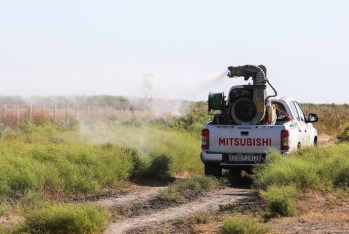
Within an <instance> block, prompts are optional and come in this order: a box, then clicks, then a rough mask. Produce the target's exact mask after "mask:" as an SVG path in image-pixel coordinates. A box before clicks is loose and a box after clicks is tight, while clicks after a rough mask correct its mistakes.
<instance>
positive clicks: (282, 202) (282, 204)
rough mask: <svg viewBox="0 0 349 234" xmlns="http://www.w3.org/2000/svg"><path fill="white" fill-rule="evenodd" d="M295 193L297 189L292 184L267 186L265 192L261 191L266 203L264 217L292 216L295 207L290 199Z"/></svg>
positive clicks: (294, 212)
mask: <svg viewBox="0 0 349 234" xmlns="http://www.w3.org/2000/svg"><path fill="white" fill-rule="evenodd" d="M297 193H298V191H297V189H296V188H294V187H292V186H283V187H275V186H270V187H268V189H267V191H266V192H262V198H263V199H264V200H265V201H266V204H267V212H266V215H265V217H266V218H271V217H276V216H287V217H289V216H294V215H295V214H296V208H295V207H294V205H293V204H292V201H293V199H294V198H295V197H296V196H297Z"/></svg>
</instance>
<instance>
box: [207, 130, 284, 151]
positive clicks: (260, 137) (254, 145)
mask: <svg viewBox="0 0 349 234" xmlns="http://www.w3.org/2000/svg"><path fill="white" fill-rule="evenodd" d="M206 129H208V130H209V149H208V150H207V152H210V153H263V152H266V151H267V150H268V149H270V148H276V149H280V142H281V130H283V129H285V128H284V126H282V125H213V124H212V125H211V124H208V125H206Z"/></svg>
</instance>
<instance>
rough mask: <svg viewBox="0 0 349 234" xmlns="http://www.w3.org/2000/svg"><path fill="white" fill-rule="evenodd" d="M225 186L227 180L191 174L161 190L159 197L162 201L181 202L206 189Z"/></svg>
mask: <svg viewBox="0 0 349 234" xmlns="http://www.w3.org/2000/svg"><path fill="white" fill-rule="evenodd" d="M224 186H226V181H225V180H218V179H217V178H215V177H211V176H208V177H203V176H191V177H189V178H186V179H177V180H176V181H175V182H174V183H172V184H170V185H169V186H168V188H165V189H162V190H160V191H159V193H158V197H157V199H158V200H159V201H162V202H181V201H185V200H191V199H193V198H195V197H197V196H198V195H199V194H200V193H202V192H204V191H211V190H214V189H218V188H222V187H224Z"/></svg>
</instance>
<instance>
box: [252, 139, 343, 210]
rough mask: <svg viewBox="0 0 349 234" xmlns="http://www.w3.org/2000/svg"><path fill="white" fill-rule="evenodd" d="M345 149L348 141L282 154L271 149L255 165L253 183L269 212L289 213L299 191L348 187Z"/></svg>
mask: <svg viewBox="0 0 349 234" xmlns="http://www.w3.org/2000/svg"><path fill="white" fill-rule="evenodd" d="M348 152H349V144H347V143H342V144H338V145H335V146H332V147H305V148H302V149H300V150H297V151H295V152H292V153H291V154H290V155H289V156H284V157H283V156H281V154H280V153H278V152H276V151H275V152H272V153H271V154H270V155H269V156H268V159H267V162H266V163H265V164H262V165H260V166H258V167H256V168H255V170H254V173H255V179H254V182H253V186H254V187H255V188H257V189H259V190H261V191H263V192H262V194H263V195H262V197H263V198H264V199H265V200H266V203H267V206H268V209H269V211H272V212H271V213H273V214H279V215H281V216H290V215H292V214H293V213H294V212H293V208H292V200H293V199H294V198H295V197H296V196H297V194H298V193H299V192H301V191H304V190H307V189H312V190H336V189H340V188H343V187H345V188H348V187H349V179H348V178H349V172H348V171H349V158H348ZM278 207H279V208H280V211H277V210H278V209H279V208H278ZM282 207H284V208H282Z"/></svg>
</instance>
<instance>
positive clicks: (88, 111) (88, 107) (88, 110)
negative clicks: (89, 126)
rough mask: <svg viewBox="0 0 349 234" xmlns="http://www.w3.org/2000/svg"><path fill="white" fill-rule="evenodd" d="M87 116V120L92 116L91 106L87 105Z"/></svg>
mask: <svg viewBox="0 0 349 234" xmlns="http://www.w3.org/2000/svg"><path fill="white" fill-rule="evenodd" d="M86 116H87V118H88V117H89V116H90V105H89V104H87V106H86Z"/></svg>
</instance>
